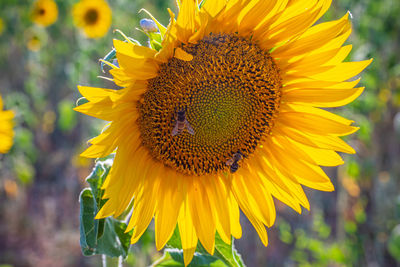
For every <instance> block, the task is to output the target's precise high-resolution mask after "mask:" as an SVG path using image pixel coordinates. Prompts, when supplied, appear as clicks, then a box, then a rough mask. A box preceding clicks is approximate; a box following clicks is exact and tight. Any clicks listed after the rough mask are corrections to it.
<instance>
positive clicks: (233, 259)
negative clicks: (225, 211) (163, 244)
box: [155, 227, 245, 267]
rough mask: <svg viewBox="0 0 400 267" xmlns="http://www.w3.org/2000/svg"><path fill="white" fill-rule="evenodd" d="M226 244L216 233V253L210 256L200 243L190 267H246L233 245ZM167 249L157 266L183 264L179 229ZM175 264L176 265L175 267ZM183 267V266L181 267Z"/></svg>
mask: <svg viewBox="0 0 400 267" xmlns="http://www.w3.org/2000/svg"><path fill="white" fill-rule="evenodd" d="M233 241H234V240H233V238H232V242H231V245H229V244H226V243H225V242H224V241H223V240H222V239H221V237H220V236H219V235H218V233H216V235H215V252H214V255H210V254H208V253H207V251H206V250H205V249H204V247H203V246H202V245H201V243H200V242H199V243H198V244H197V248H196V253H195V254H194V257H193V260H192V262H191V263H190V264H189V266H213V267H217V266H235V267H244V266H245V264H244V263H243V260H242V257H241V256H240V254H239V253H238V252H237V251H236V249H235V248H234V245H232V244H233ZM167 247H168V248H167V249H166V250H165V251H164V256H163V258H162V259H160V260H159V261H158V262H157V264H155V266H177V265H176V262H178V263H180V264H183V263H184V262H183V252H182V244H181V238H180V235H179V228H178V227H176V228H175V231H174V233H173V235H172V237H171V239H170V240H169V241H168V243H167ZM174 264H175V265H174ZM179 266H181V265H179Z"/></svg>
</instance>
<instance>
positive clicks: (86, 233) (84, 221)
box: [79, 188, 132, 258]
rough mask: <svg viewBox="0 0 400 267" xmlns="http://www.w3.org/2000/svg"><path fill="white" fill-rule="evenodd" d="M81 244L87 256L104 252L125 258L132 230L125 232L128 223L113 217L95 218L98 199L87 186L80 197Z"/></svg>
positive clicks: (110, 255) (111, 255)
mask: <svg viewBox="0 0 400 267" xmlns="http://www.w3.org/2000/svg"><path fill="white" fill-rule="evenodd" d="M79 202H80V207H81V211H80V235H81V237H80V244H81V249H82V253H83V255H85V256H91V255H96V254H104V255H107V256H109V257H119V256H122V257H123V258H125V257H126V256H127V255H128V249H129V246H130V239H131V235H132V232H130V233H125V229H126V227H127V225H126V224H125V223H123V222H120V221H117V220H115V219H113V218H106V219H101V220H95V219H94V217H95V215H96V212H97V207H96V201H95V199H94V197H93V194H92V190H91V189H90V188H86V189H84V190H83V191H82V193H81V195H80V197H79Z"/></svg>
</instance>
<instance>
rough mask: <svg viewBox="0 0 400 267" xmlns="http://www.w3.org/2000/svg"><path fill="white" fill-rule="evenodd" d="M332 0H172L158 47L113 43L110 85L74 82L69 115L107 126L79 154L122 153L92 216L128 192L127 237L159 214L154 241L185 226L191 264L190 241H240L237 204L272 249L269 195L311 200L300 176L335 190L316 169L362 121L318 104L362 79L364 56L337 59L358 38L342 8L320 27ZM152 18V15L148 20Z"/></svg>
mask: <svg viewBox="0 0 400 267" xmlns="http://www.w3.org/2000/svg"><path fill="white" fill-rule="evenodd" d="M330 4H331V1H330V0H321V1H317V0H293V1H283V0H271V1H262V0H245V1H243V0H230V1H224V0H213V1H211V0H207V1H205V2H204V3H202V6H201V7H199V4H198V3H197V2H196V1H193V0H182V1H178V5H179V15H178V16H177V19H175V15H174V14H173V13H172V12H171V11H169V12H170V16H171V19H170V23H169V25H168V27H164V26H162V25H160V24H158V22H157V24H158V27H159V30H160V35H161V37H162V43H161V44H162V48H161V49H160V50H159V51H156V50H154V49H151V48H148V47H144V46H140V45H137V44H136V43H134V42H132V41H131V40H130V39H129V38H127V39H126V40H125V41H118V40H114V47H115V49H116V57H117V61H118V64H117V65H112V64H110V66H111V67H112V70H111V71H110V73H111V74H112V75H113V81H114V82H115V83H116V84H117V85H119V86H121V87H124V88H123V89H121V90H111V89H102V88H93V87H85V86H79V90H80V92H81V93H82V95H83V96H84V97H86V98H87V99H88V100H89V102H88V103H86V104H83V105H81V106H79V107H77V108H76V110H77V111H79V112H82V113H84V114H87V115H90V116H94V117H97V118H100V119H103V120H106V121H110V122H111V123H110V124H109V125H108V127H107V128H106V129H105V130H104V131H103V132H102V134H100V135H99V136H97V137H95V138H93V139H92V140H90V143H91V146H90V147H89V148H88V149H87V150H86V151H85V152H83V153H82V155H83V156H85V157H91V158H97V157H104V156H106V155H108V154H110V153H111V152H113V151H116V156H115V160H114V165H113V166H112V168H111V171H110V174H109V175H108V177H107V180H106V181H105V183H104V184H103V188H104V189H105V195H104V198H106V199H108V201H107V202H106V204H105V205H104V207H103V208H102V209H101V210H100V211H99V213H98V214H97V218H104V217H107V216H111V215H114V216H118V215H120V214H121V213H122V212H123V211H124V210H125V209H126V208H127V207H128V205H129V203H130V202H131V201H132V199H134V200H133V214H132V217H131V219H130V222H129V225H128V228H127V231H130V230H132V229H134V230H133V237H132V240H131V241H132V243H135V242H136V241H137V240H138V239H139V238H140V236H141V235H142V234H143V232H144V231H145V229H146V228H147V226H148V225H149V223H150V221H151V220H152V218H153V216H154V218H155V233H156V246H157V248H158V249H161V248H162V247H163V246H164V245H165V244H166V242H167V241H168V240H169V238H170V237H171V235H172V233H173V231H174V229H175V226H176V224H178V226H179V231H180V236H181V241H182V247H183V251H184V261H185V264H188V263H189V262H190V261H191V259H192V257H193V253H194V251H195V249H196V245H197V242H198V240H200V242H201V244H202V245H203V246H204V248H205V249H206V250H207V251H208V252H209V253H210V254H213V252H214V242H215V241H214V238H215V233H216V231H217V232H218V233H219V235H220V236H221V238H222V239H223V240H224V241H225V242H227V243H229V242H230V240H231V235H232V236H234V237H235V238H240V237H241V234H242V232H241V226H240V223H239V208H240V209H241V210H242V211H243V213H244V214H245V215H246V216H247V217H248V219H249V220H250V222H251V223H252V224H253V226H254V227H255V229H256V230H257V232H258V234H259V236H260V238H261V240H262V242H263V243H264V245H267V243H268V240H267V232H266V228H265V226H268V227H270V226H271V225H273V223H274V221H275V216H276V212H275V205H274V200H273V197H275V198H277V199H278V200H280V201H282V202H283V203H286V204H287V205H288V206H290V207H292V208H293V209H294V210H296V211H297V212H299V213H300V212H301V206H303V207H305V208H306V209H309V208H310V204H309V202H308V200H307V197H306V195H305V194H304V191H303V188H302V185H304V186H307V187H310V188H314V189H318V190H322V191H332V190H334V188H333V185H332V183H331V181H330V179H329V178H328V176H327V175H326V174H325V173H324V172H323V171H322V169H321V168H320V166H337V165H340V164H342V163H343V160H342V158H341V157H340V156H339V155H338V154H337V152H345V153H355V151H354V150H353V148H351V147H350V146H349V145H347V144H346V143H345V142H344V141H342V139H341V138H340V137H341V136H345V135H348V134H351V133H354V132H355V131H356V130H357V129H358V128H357V127H354V126H352V125H351V124H352V123H353V121H351V120H348V119H345V118H342V117H340V116H338V115H335V114H332V113H330V112H328V111H326V110H325V109H321V108H330V107H338V106H343V105H345V104H347V103H349V102H351V101H353V100H354V99H355V98H357V97H358V96H359V95H360V94H361V93H362V91H363V89H364V88H362V87H361V88H355V87H356V85H357V84H358V82H359V81H360V80H359V79H356V80H349V79H351V78H352V77H354V76H356V75H358V74H359V73H360V72H361V71H362V70H363V69H364V68H365V67H367V66H368V65H369V64H370V63H371V60H367V61H361V62H343V60H344V59H345V58H346V57H347V56H348V54H349V52H350V50H351V48H352V46H351V45H345V46H343V43H344V42H345V41H346V39H347V38H348V36H349V35H350V32H351V25H350V22H349V18H348V14H346V15H345V16H343V17H342V18H340V19H338V20H335V21H330V22H324V23H320V24H316V25H314V24H315V23H316V21H318V20H319V19H320V18H321V16H322V15H323V14H324V13H325V12H326V11H327V10H328V8H329V6H330ZM155 22H156V21H155Z"/></svg>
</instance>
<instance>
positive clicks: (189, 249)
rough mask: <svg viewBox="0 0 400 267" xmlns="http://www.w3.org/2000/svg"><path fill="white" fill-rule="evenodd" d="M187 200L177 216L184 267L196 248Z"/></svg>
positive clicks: (195, 236)
mask: <svg viewBox="0 0 400 267" xmlns="http://www.w3.org/2000/svg"><path fill="white" fill-rule="evenodd" d="M188 203H189V200H188V199H187V198H186V199H185V201H184V204H183V205H182V206H181V208H180V212H179V216H178V225H179V234H180V236H181V242H182V249H183V260H184V263H185V266H187V265H189V263H190V262H191V261H192V258H193V255H194V252H195V251H196V247H197V240H198V239H197V235H196V230H195V228H194V225H193V221H192V217H191V214H190V209H189V204H188Z"/></svg>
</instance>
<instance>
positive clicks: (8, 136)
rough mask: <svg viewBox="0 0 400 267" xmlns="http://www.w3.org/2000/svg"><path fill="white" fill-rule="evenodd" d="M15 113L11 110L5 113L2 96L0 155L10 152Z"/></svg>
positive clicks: (0, 102)
mask: <svg viewBox="0 0 400 267" xmlns="http://www.w3.org/2000/svg"><path fill="white" fill-rule="evenodd" d="M13 118H14V113H13V112H12V111H11V110H4V111H3V100H2V98H1V95H0V153H3V154H4V153H7V152H8V150H10V148H11V146H12V143H13V137H14V131H13V121H12V120H13Z"/></svg>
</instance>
